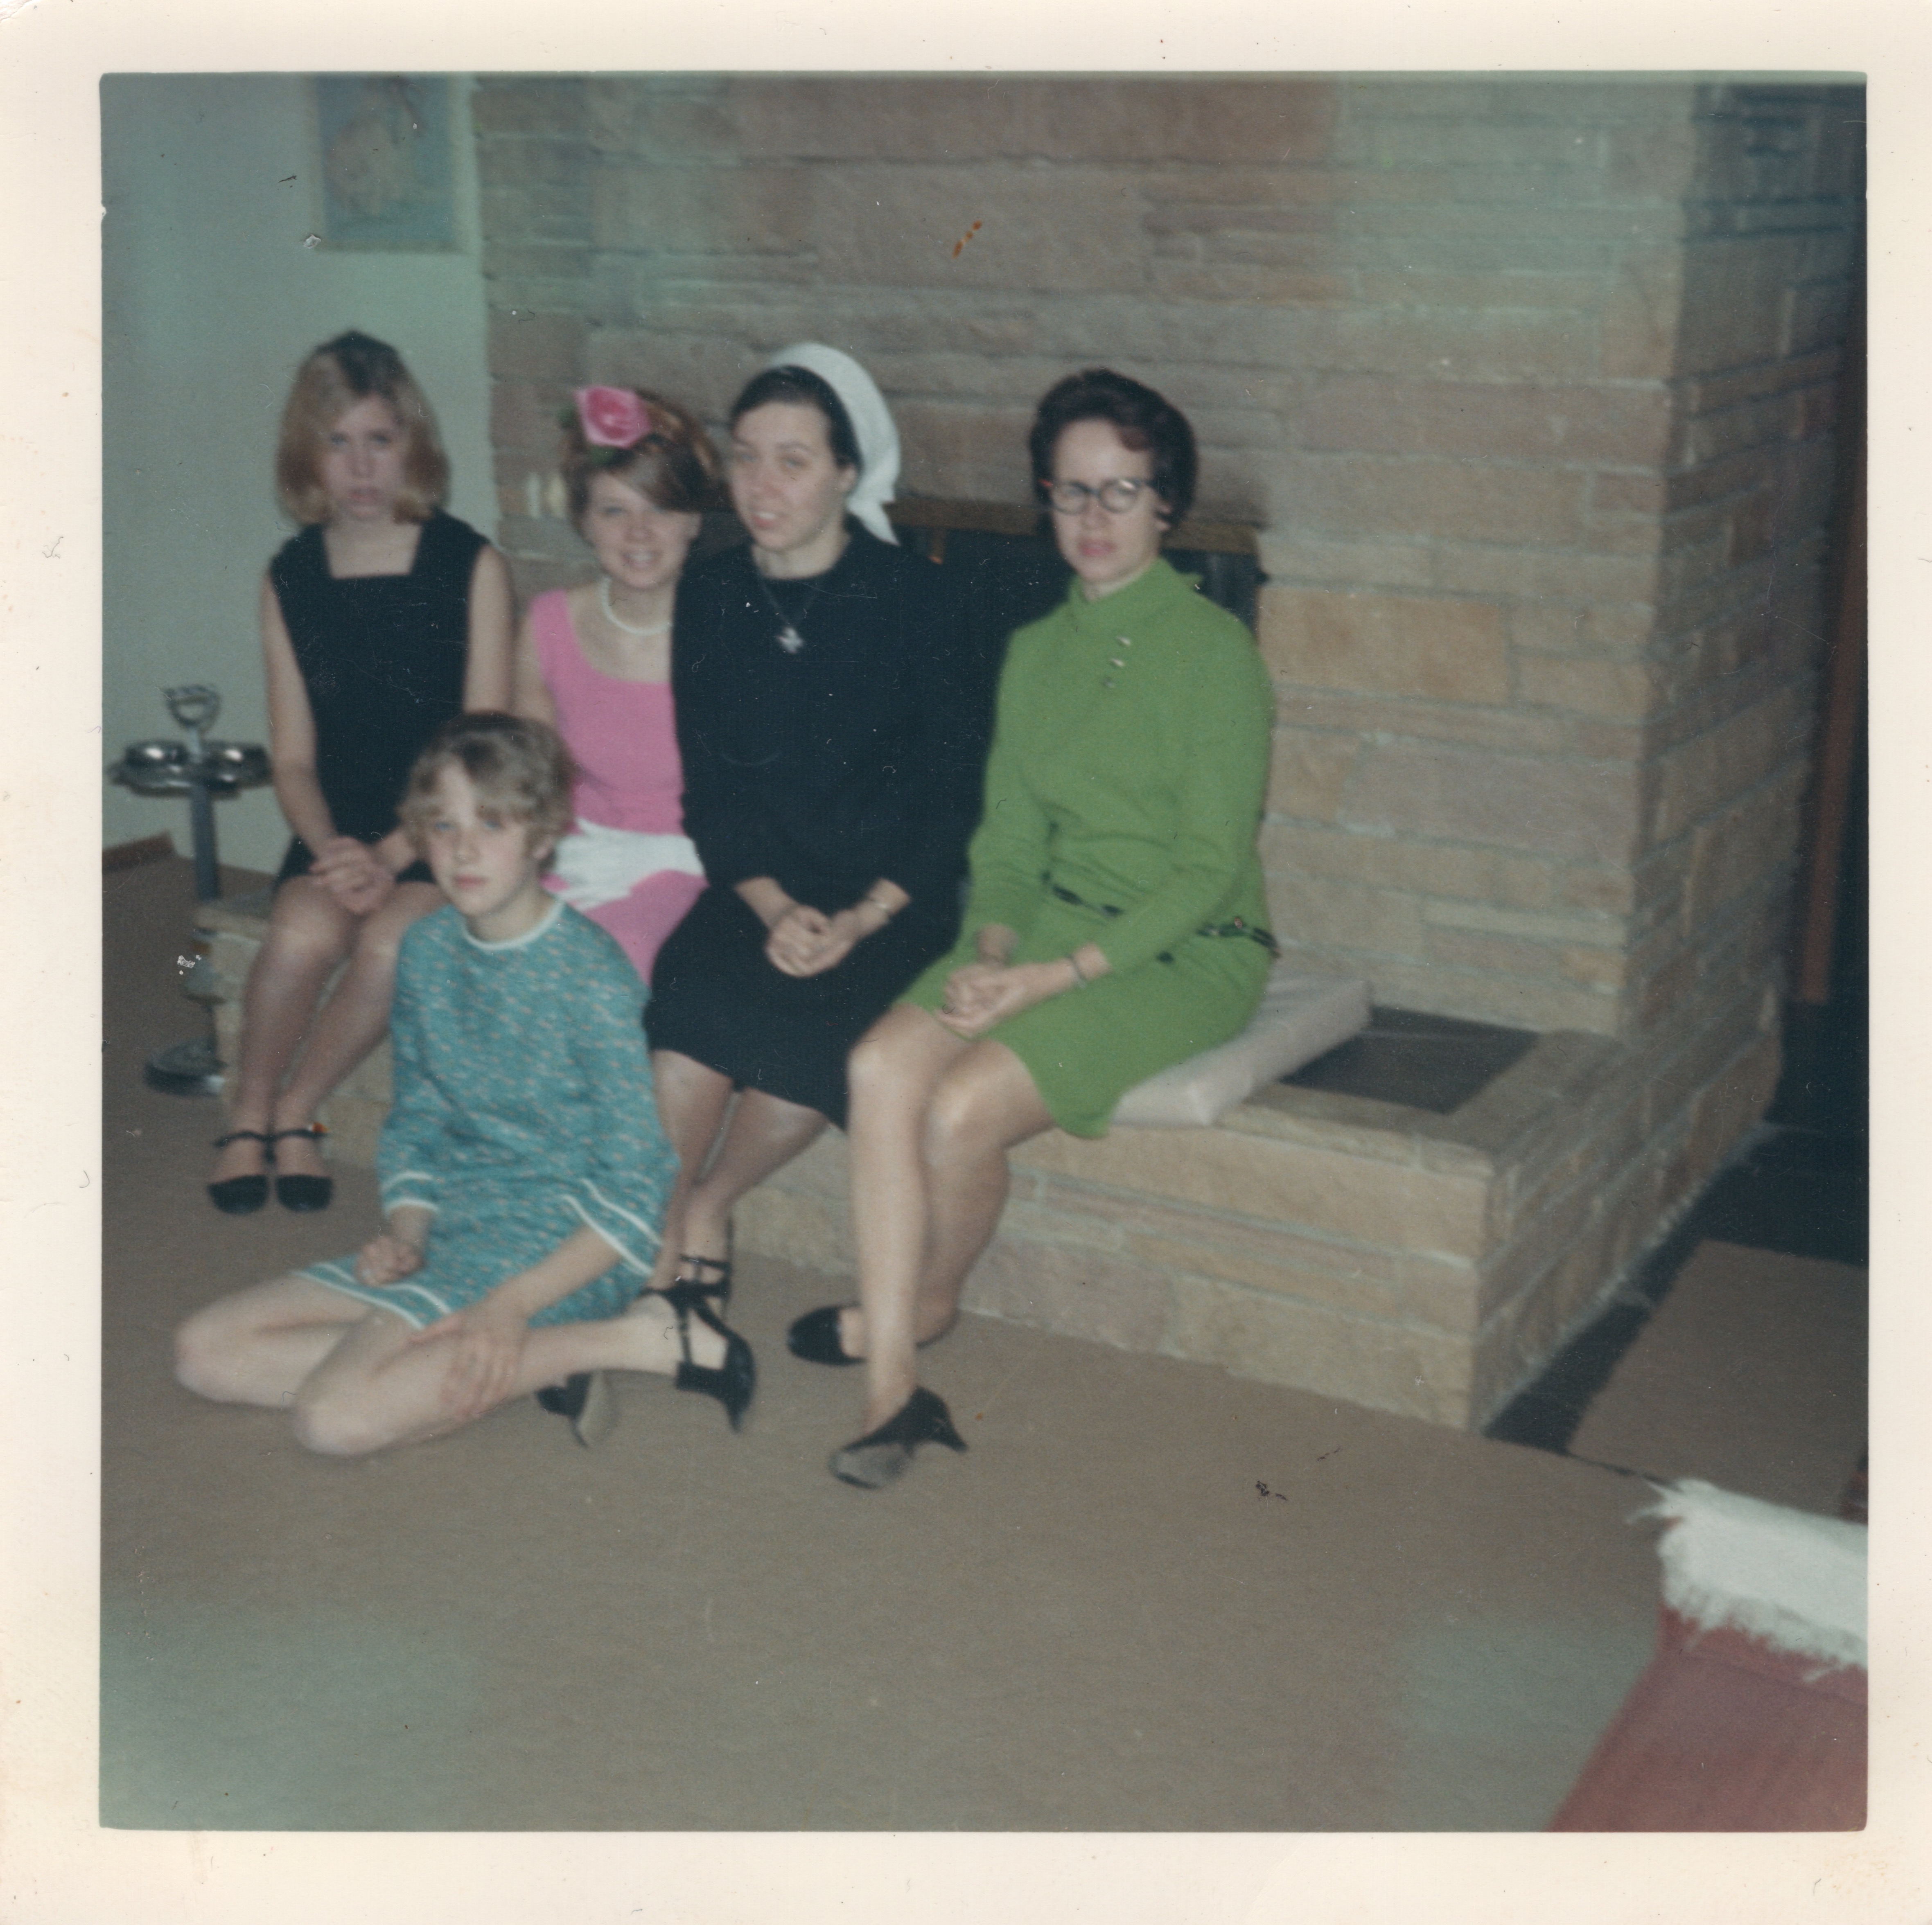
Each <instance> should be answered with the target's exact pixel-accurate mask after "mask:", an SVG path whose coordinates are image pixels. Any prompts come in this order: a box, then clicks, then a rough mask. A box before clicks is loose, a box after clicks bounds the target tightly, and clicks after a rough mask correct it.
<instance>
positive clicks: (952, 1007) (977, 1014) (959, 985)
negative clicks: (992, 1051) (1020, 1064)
mask: <svg viewBox="0 0 1932 1925" xmlns="http://www.w3.org/2000/svg"><path fill="white" fill-rule="evenodd" d="M1066 988H1067V964H1066V963H1065V962H1064V961H1061V960H1060V959H1058V958H1054V959H1052V960H1049V961H1046V962H1024V963H1010V962H1006V961H1001V960H999V959H998V958H993V957H989V956H982V957H981V958H980V960H979V961H977V962H969V963H968V964H965V967H963V968H960V969H956V970H954V971H953V973H952V974H951V975H950V976H948V977H947V979H946V1000H944V1002H943V1003H941V1005H940V1006H939V1007H938V1009H936V1010H935V1011H934V1012H933V1013H934V1014H935V1015H936V1016H937V1017H938V1018H939V1020H940V1021H941V1023H943V1024H944V1025H945V1026H946V1027H947V1028H948V1029H949V1030H951V1031H952V1032H953V1034H954V1035H955V1036H963V1037H964V1038H965V1039H966V1040H967V1041H968V1042H972V1041H974V1039H976V1038H977V1037H980V1036H984V1035H985V1034H986V1032H987V1031H988V1030H992V1029H995V1028H997V1027H998V1026H999V1025H1000V1024H1001V1023H1004V1022H1005V1021H1007V1018H1009V1017H1012V1016H1017V1015H1019V1013H1020V1012H1021V1011H1022V1010H1023V1009H1031V1008H1032V1007H1033V1006H1034V1004H1035V1003H1044V1002H1046V1000H1048V999H1049V997H1055V996H1058V995H1060V994H1062V993H1063V992H1064V991H1065V989H1066Z"/></svg>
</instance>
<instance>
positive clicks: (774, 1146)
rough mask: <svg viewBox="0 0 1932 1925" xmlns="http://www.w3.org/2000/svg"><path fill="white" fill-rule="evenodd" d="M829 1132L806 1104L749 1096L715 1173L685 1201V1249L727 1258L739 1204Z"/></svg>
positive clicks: (729, 1129)
mask: <svg viewBox="0 0 1932 1925" xmlns="http://www.w3.org/2000/svg"><path fill="white" fill-rule="evenodd" d="M825 1126H826V1119H825V1117H823V1115H822V1114H820V1112H819V1111H817V1110H808V1109H807V1108H805V1105H803V1104H802V1103H788V1102H785V1101H784V1099H783V1098H781V1097H778V1096H767V1095H766V1093H765V1092H764V1091H763V1090H745V1091H744V1092H743V1093H742V1095H740V1096H739V1099H738V1101H737V1103H736V1106H735V1107H734V1108H733V1110H732V1111H731V1116H730V1121H729V1122H727V1123H726V1124H725V1126H724V1141H723V1142H721V1144H719V1145H718V1153H717V1154H716V1156H714V1157H713V1158H712V1159H711V1167H710V1168H709V1169H708V1170H706V1171H705V1172H704V1173H703V1175H702V1176H701V1177H699V1178H698V1180H697V1182H696V1183H694V1185H693V1186H691V1194H690V1195H689V1197H688V1198H686V1200H685V1210H684V1238H685V1242H684V1248H685V1249H687V1250H688V1251H691V1252H693V1253H694V1255H700V1256H706V1257H722V1256H723V1255H724V1252H725V1250H726V1248H727V1245H728V1243H729V1240H730V1228H731V1211H732V1209H733V1207H734V1206H735V1205H736V1203H737V1201H738V1199H739V1198H740V1197H741V1196H742V1195H745V1192H747V1191H748V1190H751V1189H756V1188H757V1186H758V1185H759V1184H760V1183H763V1181H764V1180H765V1179H766V1177H769V1175H770V1174H772V1171H775V1170H781V1169H783V1168H784V1166H785V1165H786V1164H787V1163H789V1162H790V1161H791V1159H793V1157H794V1156H797V1155H798V1154H799V1153H800V1152H801V1151H802V1150H805V1148H806V1147H808V1145H809V1144H811V1143H812V1142H813V1141H814V1140H815V1139H816V1138H817V1136H818V1135H819V1134H820V1132H821V1131H823V1129H824V1128H825Z"/></svg>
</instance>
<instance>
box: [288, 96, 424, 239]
mask: <svg viewBox="0 0 1932 1925" xmlns="http://www.w3.org/2000/svg"><path fill="white" fill-rule="evenodd" d="M450 87H451V82H450V79H449V75H447V74H446V73H323V74H318V75H317V76H316V78H315V80H314V88H315V127H316V139H317V166H316V170H315V172H316V178H317V180H319V181H320V183H321V196H322V207H321V210H320V219H319V223H318V226H317V232H318V233H319V234H320V235H321V238H322V244H323V246H324V247H338V248H345V249H380V250H387V251H389V252H390V253H446V252H448V251H449V250H453V249H454V248H455V247H456V245H457V233H456V204H455V193H454V189H453V184H452V171H453V170H452V155H451V112H450V104H451V103H450Z"/></svg>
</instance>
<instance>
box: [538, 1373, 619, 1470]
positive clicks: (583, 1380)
mask: <svg viewBox="0 0 1932 1925" xmlns="http://www.w3.org/2000/svg"><path fill="white" fill-rule="evenodd" d="M536 1397H537V1402H538V1403H539V1404H541V1405H542V1406H543V1407H544V1409H545V1410H547V1411H550V1413H551V1414H553V1416H556V1417H567V1418H568V1420H570V1434H571V1436H572V1437H574V1438H576V1440H577V1442H578V1443H579V1444H582V1445H583V1447H584V1449H585V1450H591V1449H593V1448H594V1447H595V1446H596V1445H598V1444H601V1443H602V1442H603V1441H604V1439H605V1438H607V1437H608V1436H609V1435H610V1432H611V1431H612V1430H613V1429H614V1428H615V1427H616V1422H617V1400H616V1398H615V1397H613V1396H612V1395H611V1394H610V1382H609V1380H608V1379H607V1378H606V1377H605V1376H604V1373H603V1372H602V1371H601V1370H580V1371H577V1372H574V1374H573V1375H571V1376H568V1377H566V1378H565V1379H564V1380H563V1381H562V1383H561V1384H546V1385H545V1386H544V1387H543V1389H542V1390H539V1391H538V1393H536Z"/></svg>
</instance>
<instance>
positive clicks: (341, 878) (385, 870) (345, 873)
mask: <svg viewBox="0 0 1932 1925" xmlns="http://www.w3.org/2000/svg"><path fill="white" fill-rule="evenodd" d="M309 874H311V876H313V877H314V878H315V880H317V882H318V883H320V884H321V885H322V886H323V888H324V889H326V890H327V891H328V892H329V894H330V895H332V897H333V898H335V901H337V902H338V904H341V907H343V908H344V909H346V910H348V911H349V913H350V914H351V915H352V916H367V915H368V914H369V913H371V910H377V909H380V907H382V906H383V903H384V902H385V901H386V900H387V899H388V898H389V895H390V893H391V892H392V890H394V889H395V886H396V878H395V874H394V872H393V871H392V870H391V869H390V868H389V865H388V864H387V863H386V862H384V861H383V859H382V857H381V856H378V855H377V853H376V852H375V850H373V849H372V848H371V847H370V846H369V845H368V843H366V842H359V841H356V838H355V837H354V836H353V835H332V836H331V837H330V838H329V840H328V841H326V842H325V843H324V844H323V845H322V847H320V849H318V850H317V851H316V852H315V861H314V865H312V866H311V868H310V870H309Z"/></svg>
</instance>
